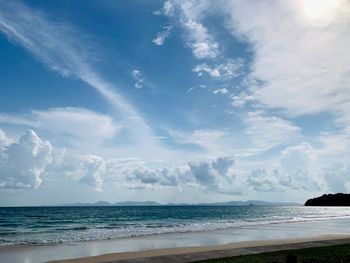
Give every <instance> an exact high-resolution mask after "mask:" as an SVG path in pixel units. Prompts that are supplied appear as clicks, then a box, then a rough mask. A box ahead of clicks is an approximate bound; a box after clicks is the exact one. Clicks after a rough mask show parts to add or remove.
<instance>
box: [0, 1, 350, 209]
mask: <svg viewBox="0 0 350 263" xmlns="http://www.w3.org/2000/svg"><path fill="white" fill-rule="evenodd" d="M349 23H350V5H349V3H348V2H347V1H345V0H322V1H315V0H298V1H294V0H293V1H292V0H291V1H273V0H271V1H256V0H255V1H254V0H248V1H247V0H245V1H243V0H241V1H240V0H237V1H228V0H222V1H215V2H213V1H204V0H203V1H111V0H104V1H98V2H96V1H65V0H60V1H36V0H31V1H5V0H0V32H1V33H0V58H1V59H0V91H1V93H0V94H1V96H0V197H1V198H0V205H31V204H34V205H40V204H58V203H67V202H78V201H79V202H94V201H98V200H106V201H110V202H117V201H124V200H137V201H145V200H154V201H158V202H163V203H165V202H189V203H195V202H216V201H228V200H248V199H263V200H268V201H274V200H276V198H278V200H281V201H298V202H303V201H305V199H307V198H309V197H313V196H315V195H318V194H321V193H324V192H348V191H349V190H350V175H349V149H350V147H349V146H350V138H349V135H350V118H349V117H348V112H349V110H350V92H349V88H350V75H349V72H350V64H349V61H350V50H349V46H350V45H349V44H350V37H349V36H350V34H349V33H350V32H349V30H350V27H349Z"/></svg>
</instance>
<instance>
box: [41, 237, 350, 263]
mask: <svg viewBox="0 0 350 263" xmlns="http://www.w3.org/2000/svg"><path fill="white" fill-rule="evenodd" d="M347 243H350V235H319V236H314V237H304V238H287V239H275V240H259V241H246V242H236V243H230V244H227V245H217V246H199V247H198V246H197V247H181V248H167V249H153V250H147V251H137V252H125V253H110V254H104V255H99V256H93V257H84V258H77V259H66V260H55V261H49V262H48V263H104V262H118V261H122V262H128V261H130V262H135V260H136V259H141V260H142V262H162V261H163V262H193V261H196V260H205V259H212V258H219V257H220V256H222V255H224V254H227V255H228V256H231V255H246V254H251V253H258V252H261V253H262V252H271V251H278V250H281V249H296V248H307V247H318V246H326V245H333V244H347ZM242 249H244V250H242ZM217 252H219V253H217ZM179 255H180V257H178V256H179ZM164 256H165V257H164ZM181 256H182V257H181ZM183 256H185V257H183ZM163 259H164V260H163ZM165 260H166V261H165Z"/></svg>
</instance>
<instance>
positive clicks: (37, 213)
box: [0, 206, 350, 246]
mask: <svg viewBox="0 0 350 263" xmlns="http://www.w3.org/2000/svg"><path fill="white" fill-rule="evenodd" d="M337 218H338V219H340V218H350V208H348V207H302V206H300V207H299V206H298V207H286V206H244V207H237V206H154V207H23V208H21V207H16V208H0V246H8V245H29V244H57V243H70V242H79V241H91V240H106V239H121V238H127V237H138V236H148V235H153V234H162V233H186V232H202V231H210V230H220V229H239V228H244V227H249V226H252V227H253V226H260V225H271V224H281V223H290V222H311V221H319V220H327V219H337Z"/></svg>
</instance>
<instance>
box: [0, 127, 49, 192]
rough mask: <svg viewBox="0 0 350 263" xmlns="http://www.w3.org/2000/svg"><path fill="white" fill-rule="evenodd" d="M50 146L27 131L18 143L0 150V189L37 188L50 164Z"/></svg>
mask: <svg viewBox="0 0 350 263" xmlns="http://www.w3.org/2000/svg"><path fill="white" fill-rule="evenodd" d="M3 135H4V134H3ZM51 152H52V146H51V144H50V143H49V142H48V141H42V140H41V139H40V138H39V137H38V136H37V135H36V133H35V132H34V131H33V130H28V131H27V132H26V133H25V134H24V135H22V136H21V137H20V139H19V142H15V143H12V144H8V145H5V147H4V148H2V149H1V148H0V188H31V187H33V188H37V187H39V186H40V184H41V182H42V178H41V176H42V175H43V173H44V170H45V167H46V166H47V165H48V164H50V163H51V159H52V158H51Z"/></svg>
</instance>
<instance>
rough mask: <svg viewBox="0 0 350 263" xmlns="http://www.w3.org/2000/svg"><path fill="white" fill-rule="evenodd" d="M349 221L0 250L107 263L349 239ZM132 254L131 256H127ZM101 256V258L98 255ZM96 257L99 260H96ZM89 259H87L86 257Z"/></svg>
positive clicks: (6, 254) (38, 258)
mask: <svg viewBox="0 0 350 263" xmlns="http://www.w3.org/2000/svg"><path fill="white" fill-rule="evenodd" d="M349 229H350V219H348V218H342V219H327V220H315V221H310V222H294V223H280V224H270V225H261V226H250V227H240V228H231V229H224V230H215V231H203V232H191V233H170V234H154V235H149V236H143V237H130V238H122V239H112V240H97V241H86V242H74V243H65V244H55V245H30V246H7V247H1V248H0V254H1V258H2V262H11V263H17V262H18V263H19V262H26V263H34V262H48V261H54V260H63V259H65V260H68V259H78V258H84V259H81V260H83V261H79V260H73V261H66V262H106V261H107V262H108V261H111V260H117V259H127V258H129V259H130V258H143V257H150V256H157V255H158V256H160V255H169V254H183V253H194V252H204V251H214V250H216V251H218V250H223V249H232V248H243V247H254V246H266V245H276V244H287V243H299V244H300V243H303V242H310V241H316V240H336V239H341V238H350V230H349ZM129 252H131V253H129ZM100 255H104V256H101V257H100ZM95 256H98V257H95ZM87 257H89V258H87Z"/></svg>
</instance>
